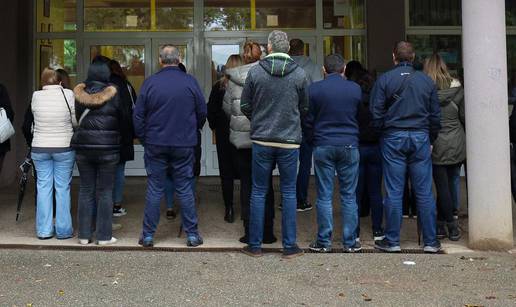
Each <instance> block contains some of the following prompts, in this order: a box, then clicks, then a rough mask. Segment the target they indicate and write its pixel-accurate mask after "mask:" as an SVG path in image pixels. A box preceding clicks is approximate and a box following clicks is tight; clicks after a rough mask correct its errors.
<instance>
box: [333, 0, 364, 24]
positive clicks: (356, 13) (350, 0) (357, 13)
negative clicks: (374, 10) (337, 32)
mask: <svg viewBox="0 0 516 307" xmlns="http://www.w3.org/2000/svg"><path fill="white" fill-rule="evenodd" d="M323 27H324V28H325V29H334V28H338V29H365V28H366V24H365V0H324V1H323Z"/></svg>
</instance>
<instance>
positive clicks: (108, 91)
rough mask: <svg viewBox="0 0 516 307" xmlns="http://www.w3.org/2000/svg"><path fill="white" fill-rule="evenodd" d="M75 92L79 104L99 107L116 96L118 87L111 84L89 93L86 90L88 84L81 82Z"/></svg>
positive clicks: (94, 107)
mask: <svg viewBox="0 0 516 307" xmlns="http://www.w3.org/2000/svg"><path fill="white" fill-rule="evenodd" d="M73 93H74V94H75V100H76V101H77V102H78V103H79V104H81V105H83V106H85V107H87V108H92V109H97V108H100V107H102V106H103V105H105V104H106V102H108V101H109V100H111V99H112V98H113V97H115V95H116V87H114V86H112V85H109V86H106V87H105V88H104V89H102V90H101V91H98V92H96V93H88V92H87V91H86V84H84V83H80V84H78V85H77V86H76V87H75V88H74V90H73Z"/></svg>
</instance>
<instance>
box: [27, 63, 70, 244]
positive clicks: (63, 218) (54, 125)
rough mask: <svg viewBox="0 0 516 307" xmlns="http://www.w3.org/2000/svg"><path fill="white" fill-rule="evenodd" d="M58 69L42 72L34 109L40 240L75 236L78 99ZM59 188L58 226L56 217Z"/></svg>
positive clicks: (37, 208)
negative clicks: (74, 140) (73, 186)
mask: <svg viewBox="0 0 516 307" xmlns="http://www.w3.org/2000/svg"><path fill="white" fill-rule="evenodd" d="M59 83H60V80H59V76H58V74H57V72H56V71H55V70H53V69H51V68H45V69H44V70H43V73H42V74H41V84H42V90H40V91H36V92H34V94H33V95H32V101H31V111H32V114H33V116H34V125H33V127H34V128H33V138H32V142H31V157H32V160H33V161H34V166H35V168H36V172H37V174H38V176H37V183H36V185H37V191H38V193H37V196H36V234H37V237H38V239H40V240H46V239H50V238H52V237H54V235H55V236H56V237H57V239H60V240H64V239H68V238H71V237H72V236H73V227H72V215H71V212H70V209H71V198H70V185H71V183H72V172H73V165H74V164H75V151H74V150H73V149H72V147H70V141H71V139H72V136H73V127H74V126H76V124H77V121H76V119H75V99H74V94H73V92H72V91H71V90H69V89H65V88H63V87H62V86H61V85H60V84H59ZM54 187H55V198H56V207H55V211H56V212H55V225H54V222H53V217H54V213H53V211H54V206H53V204H54Z"/></svg>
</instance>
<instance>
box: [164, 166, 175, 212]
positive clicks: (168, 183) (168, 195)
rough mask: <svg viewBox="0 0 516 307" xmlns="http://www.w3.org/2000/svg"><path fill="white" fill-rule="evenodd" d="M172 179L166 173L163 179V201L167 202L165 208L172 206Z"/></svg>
mask: <svg viewBox="0 0 516 307" xmlns="http://www.w3.org/2000/svg"><path fill="white" fill-rule="evenodd" d="M175 189H176V187H175V186H174V181H172V177H171V175H170V174H169V175H167V178H166V179H165V201H166V203H167V209H172V208H174V190H175Z"/></svg>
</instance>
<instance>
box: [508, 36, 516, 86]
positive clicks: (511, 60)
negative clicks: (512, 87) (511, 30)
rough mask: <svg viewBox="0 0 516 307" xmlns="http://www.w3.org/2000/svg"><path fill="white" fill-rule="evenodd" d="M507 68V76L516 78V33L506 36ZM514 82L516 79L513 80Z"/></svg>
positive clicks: (515, 82)
mask: <svg viewBox="0 0 516 307" xmlns="http://www.w3.org/2000/svg"><path fill="white" fill-rule="evenodd" d="M507 69H508V70H509V78H511V79H516V35H508V36H507ZM513 82H514V84H516V80H513Z"/></svg>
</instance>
